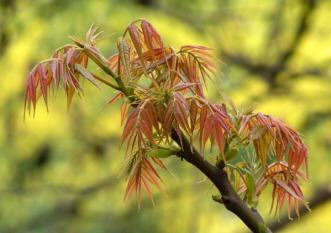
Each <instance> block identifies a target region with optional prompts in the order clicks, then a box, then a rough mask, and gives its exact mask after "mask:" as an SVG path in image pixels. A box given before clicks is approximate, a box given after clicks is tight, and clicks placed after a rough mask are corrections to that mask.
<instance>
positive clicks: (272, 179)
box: [25, 20, 307, 212]
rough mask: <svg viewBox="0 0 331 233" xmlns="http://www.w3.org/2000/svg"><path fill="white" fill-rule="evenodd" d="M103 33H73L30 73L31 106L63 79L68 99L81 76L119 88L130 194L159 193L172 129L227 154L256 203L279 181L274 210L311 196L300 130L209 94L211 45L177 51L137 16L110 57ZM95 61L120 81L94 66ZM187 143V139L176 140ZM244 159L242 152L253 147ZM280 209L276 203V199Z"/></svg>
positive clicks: (241, 187)
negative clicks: (303, 184)
mask: <svg viewBox="0 0 331 233" xmlns="http://www.w3.org/2000/svg"><path fill="white" fill-rule="evenodd" d="M99 35H100V33H99V32H98V31H97V29H96V28H94V27H91V28H90V30H89V31H88V33H87V35H86V41H85V42H80V41H78V40H76V39H73V42H74V44H72V45H66V46H64V47H62V48H61V49H59V50H57V51H56V52H55V55H54V56H53V58H52V59H49V60H46V61H43V62H41V63H39V64H38V65H37V66H36V67H35V68H33V70H32V71H31V72H30V74H29V76H28V79H27V84H26V95H25V103H26V109H28V110H30V108H31V105H32V106H33V109H35V106H36V102H37V99H38V97H39V96H43V98H44V100H45V103H46V105H47V97H48V90H49V89H50V87H56V88H58V87H59V85H60V83H62V84H63V87H64V90H65V92H66V95H67V98H68V103H70V102H71V99H72V95H73V93H74V92H78V93H81V88H80V85H79V76H82V77H84V78H86V79H88V80H89V81H91V82H92V83H93V84H95V85H97V83H98V81H100V82H102V83H104V84H106V85H108V86H110V87H113V88H115V89H116V90H118V93H117V94H116V95H115V96H114V98H113V99H112V100H111V101H110V102H111V103H113V102H115V101H117V100H121V101H122V107H121V115H122V122H124V129H123V134H122V143H125V144H126V148H127V149H126V160H125V161H126V164H127V173H128V177H129V180H128V186H127V190H126V195H125V196H126V197H128V196H130V195H131V194H132V193H134V192H135V193H136V194H137V197H138V199H139V200H141V191H142V189H144V190H145V191H146V192H147V194H148V195H149V196H150V197H152V189H153V187H152V186H154V187H156V188H158V189H160V188H161V185H160V182H161V181H162V180H161V178H160V176H159V175H158V172H157V169H156V166H159V167H161V168H164V169H166V167H165V165H164V164H163V163H162V158H165V157H168V156H170V155H173V154H177V153H178V150H180V148H178V147H174V142H173V140H172V139H171V135H172V132H176V133H177V134H178V135H179V137H180V138H182V137H188V138H189V139H190V141H191V143H192V148H193V146H194V144H195V141H198V144H199V147H200V151H201V153H202V154H205V153H208V152H207V151H208V150H207V149H208V148H209V149H211V151H213V148H216V150H217V154H216V155H215V161H219V160H223V161H224V162H225V163H226V165H227V167H226V169H227V170H228V172H229V174H230V175H229V177H230V179H231V181H232V183H233V186H234V188H235V189H236V190H237V192H238V194H240V195H241V196H242V198H243V199H244V200H246V201H247V203H248V204H250V205H256V204H257V197H258V196H259V195H260V193H261V192H262V190H264V189H265V187H266V186H267V184H269V183H270V184H272V185H273V194H272V197H273V203H274V201H276V202H277V205H276V207H275V212H278V211H279V210H280V209H281V208H282V206H283V204H284V203H287V205H288V210H289V211H290V210H291V208H293V207H294V208H295V209H298V205H299V204H300V203H303V202H304V199H303V194H302V191H301V189H300V187H299V180H300V179H306V175H304V174H303V173H302V172H301V171H300V168H301V166H302V165H307V149H306V147H305V145H304V143H303V142H302V139H301V138H300V136H299V134H298V133H297V132H296V131H295V130H293V129H291V128H290V127H288V126H287V125H285V124H284V123H283V122H281V121H280V120H277V119H275V118H273V117H271V116H268V115H264V114H262V113H253V112H252V111H246V112H241V111H239V110H238V109H237V108H236V107H235V105H234V104H233V103H232V102H231V101H229V100H228V99H227V98H226V99H225V100H226V101H224V103H223V104H215V103H211V102H209V101H208V100H207V99H206V98H205V95H204V88H203V87H204V85H205V84H206V80H207V79H208V78H211V77H212V76H214V75H215V71H216V65H215V63H214V61H215V59H214V58H213V56H212V53H211V50H210V49H209V48H207V47H204V46H192V45H186V46H182V47H181V48H180V49H179V50H178V51H176V50H175V49H173V48H172V47H167V46H165V45H164V43H163V41H162V39H161V36H160V35H159V34H158V32H157V31H156V30H155V29H154V27H153V26H152V25H151V24H150V23H148V22H147V21H146V20H137V21H135V22H132V23H131V24H130V25H129V26H128V28H127V29H126V30H125V32H124V34H123V35H122V36H121V37H120V38H119V39H118V43H117V49H118V52H117V53H116V54H114V55H112V56H110V57H109V58H108V59H106V58H105V57H104V56H103V55H102V53H101V52H100V51H99V50H98V49H97V47H96V42H97V40H98V38H99ZM88 60H93V62H95V63H96V64H97V65H98V66H99V67H100V68H101V69H102V70H104V71H105V73H106V74H108V75H110V76H111V77H112V78H113V80H114V81H115V83H116V84H113V83H112V82H109V81H108V80H107V79H104V78H100V77H98V76H96V75H95V74H93V73H91V72H90V71H88V67H87V65H88ZM177 146H179V147H180V146H181V145H177ZM250 150H254V153H250V154H249V155H248V156H246V158H243V159H238V158H239V155H240V154H242V153H238V151H250ZM272 208H273V204H272Z"/></svg>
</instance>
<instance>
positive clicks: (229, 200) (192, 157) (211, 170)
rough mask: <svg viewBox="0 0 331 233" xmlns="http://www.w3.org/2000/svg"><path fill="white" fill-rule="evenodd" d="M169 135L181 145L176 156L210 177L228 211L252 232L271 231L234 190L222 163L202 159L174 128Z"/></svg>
mask: <svg viewBox="0 0 331 233" xmlns="http://www.w3.org/2000/svg"><path fill="white" fill-rule="evenodd" d="M171 137H172V139H173V140H174V141H175V142H176V143H177V144H178V145H181V148H182V150H181V151H180V152H179V154H178V156H179V157H181V158H183V159H185V160H186V161H187V162H189V163H191V164H192V165H193V166H195V167H196V168H198V169H199V170H200V171H201V172H202V173H203V174H205V175H206V176H207V177H208V178H209V179H210V181H211V182H212V183H213V184H214V185H215V187H216V188H217V189H218V190H219V191H220V193H221V195H222V197H221V200H222V203H223V204H224V206H225V207H226V208H227V209H228V210H229V211H231V212H232V213H234V214H235V215H237V216H238V217H239V218H240V219H241V220H242V221H243V222H244V223H245V224H246V226H247V227H248V228H249V229H250V230H252V232H271V231H270V230H269V229H268V228H267V227H266V225H265V223H264V221H263V219H262V218H261V216H260V215H259V214H258V212H257V211H256V210H254V209H250V208H249V207H248V206H247V205H246V204H245V203H244V201H243V200H242V199H241V198H240V197H239V196H238V195H237V193H236V192H235V191H234V189H233V187H232V185H231V183H230V181H229V180H228V177H227V174H226V172H225V170H224V163H223V164H222V163H221V164H220V166H218V167H216V166H214V165H212V164H210V163H209V162H208V161H207V160H204V158H203V156H202V155H201V154H200V153H199V152H198V151H197V150H196V149H195V148H192V146H191V144H190V142H189V141H188V139H187V138H185V137H184V136H183V135H181V136H179V135H178V134H177V132H176V131H175V130H173V131H172V134H171ZM180 137H181V138H180Z"/></svg>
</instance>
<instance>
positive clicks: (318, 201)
mask: <svg viewBox="0 0 331 233" xmlns="http://www.w3.org/2000/svg"><path fill="white" fill-rule="evenodd" d="M330 200H331V184H328V185H326V186H324V187H321V188H318V189H316V191H315V194H314V195H313V197H312V198H311V199H310V201H309V207H310V209H313V210H314V209H316V208H317V207H319V206H321V205H323V204H325V203H326V202H329V201H330ZM299 212H300V215H301V217H302V216H305V215H306V214H308V213H310V211H309V210H308V209H307V208H306V207H305V206H300V208H299ZM291 215H292V216H295V213H294V211H293V212H292V213H291ZM295 222H296V221H293V220H290V219H289V218H288V216H287V214H286V215H284V216H282V217H281V218H280V220H279V221H274V222H270V223H269V224H268V226H269V228H270V229H271V230H272V231H274V232H276V231H279V230H281V229H283V228H285V227H286V226H288V225H289V224H291V223H295Z"/></svg>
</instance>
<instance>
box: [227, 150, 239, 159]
mask: <svg viewBox="0 0 331 233" xmlns="http://www.w3.org/2000/svg"><path fill="white" fill-rule="evenodd" d="M238 152H239V150H238V148H237V147H234V148H230V149H228V150H227V151H226V152H225V159H226V161H229V160H231V159H233V158H234V157H235V156H236V155H237V154H238Z"/></svg>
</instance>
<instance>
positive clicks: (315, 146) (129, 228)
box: [0, 0, 331, 232]
mask: <svg viewBox="0 0 331 233" xmlns="http://www.w3.org/2000/svg"><path fill="white" fill-rule="evenodd" d="M306 2H310V1H303V0H302V1H301V0H295V1H276V0H275V1H255V0H254V1H226V0H223V1H216V0H208V1H205V0H204V1H202V0H194V1H186V0H184V1H175V0H161V1H156V0H155V1H152V0H149V1H146V0H145V1H143V0H141V1H135V2H131V1H128V0H126V1H115V0H114V1H110V0H109V1H103V0H99V1H79V0H74V1H64V0H60V1H54V0H36V1H33V3H31V1H25V0H21V1H18V0H17V1H14V0H12V1H10V0H8V1H1V3H0V4H1V5H0V7H1V8H0V13H1V15H0V35H1V36H2V37H1V38H8V39H6V40H7V42H6V43H5V44H4V43H3V42H2V41H3V40H0V41H1V46H4V48H1V51H3V52H1V54H0V76H1V79H0V86H1V91H0V111H1V114H0V125H1V128H0V129H1V130H0V153H1V154H0V161H1V163H0V174H1V178H2V179H1V183H0V195H1V199H0V216H1V218H0V232H240V231H243V230H245V229H244V227H243V225H242V224H241V223H240V221H239V220H237V219H236V218H234V217H233V215H232V214H230V213H229V212H227V211H225V210H222V208H220V206H219V205H216V204H215V203H214V202H212V201H211V198H210V197H211V195H212V194H214V193H215V190H212V189H211V188H210V187H211V186H210V184H209V183H208V182H207V181H205V179H204V177H203V176H202V175H200V174H199V172H198V171H196V170H195V169H194V168H192V167H190V166H189V165H187V164H186V163H178V161H176V159H169V161H168V164H167V165H168V167H169V169H170V170H171V171H172V173H173V174H174V176H171V175H169V174H163V176H164V177H167V183H166V185H165V187H164V190H165V192H164V193H160V194H156V197H155V202H156V207H153V206H152V204H151V203H150V202H149V201H148V200H146V202H143V204H142V210H141V211H137V206H136V203H134V202H127V203H125V202H123V197H122V194H123V191H124V190H125V182H124V180H123V179H120V178H121V177H120V176H119V175H118V174H119V172H120V171H121V168H122V162H123V157H124V156H123V153H124V151H123V150H119V148H118V145H119V138H120V132H121V130H120V113H119V112H118V111H117V110H116V109H118V107H116V106H114V107H109V106H107V105H105V104H104V103H106V102H107V101H108V100H109V99H110V98H111V97H112V96H111V94H110V93H109V91H108V89H101V90H100V92H99V93H98V92H95V90H92V88H93V87H89V86H90V85H86V88H85V87H84V89H85V92H84V95H85V97H83V98H81V99H79V98H77V96H76V97H75V101H74V102H73V106H72V109H71V110H70V112H69V113H68V112H66V111H65V110H66V108H65V104H64V103H65V102H64V101H65V100H64V96H62V95H61V94H60V93H59V94H58V96H57V98H56V100H55V101H52V103H51V104H50V107H49V108H50V112H51V114H47V113H46V109H44V108H43V107H42V105H39V106H38V109H37V114H36V117H35V118H34V119H33V118H27V119H26V121H25V122H23V88H22V87H23V81H24V80H25V77H26V74H27V72H28V71H29V70H30V69H31V66H32V65H33V64H34V63H35V62H36V61H37V60H40V59H41V58H46V57H48V55H49V54H51V53H52V52H53V51H54V49H55V48H57V47H58V46H59V45H61V44H63V42H64V41H66V40H67V38H68V36H69V35H82V34H83V33H84V32H85V31H86V30H87V29H88V27H89V26H90V25H91V24H92V23H95V24H96V25H98V26H101V27H102V29H103V30H105V32H106V36H107V37H106V39H105V40H104V42H101V44H100V46H101V49H102V50H103V52H104V53H105V54H112V53H113V51H112V49H114V48H111V47H108V46H111V45H112V44H114V43H116V40H117V38H118V36H120V33H121V31H122V29H123V28H125V26H126V25H127V24H128V23H129V22H131V21H132V20H134V19H136V18H141V17H144V18H147V19H148V20H149V21H151V22H152V23H153V25H154V26H155V27H156V28H158V31H159V32H160V33H161V34H162V35H163V39H164V43H165V44H170V43H169V42H170V41H171V44H173V45H174V46H179V45H181V44H187V43H189V44H205V45H208V46H209V47H212V48H215V53H217V54H220V59H221V60H224V61H225V62H226V64H224V65H222V71H223V72H222V74H220V75H219V76H220V79H219V81H217V82H215V83H212V84H211V85H212V86H214V88H210V89H209V93H208V95H209V98H210V99H213V100H218V99H219V98H220V95H219V90H225V91H227V92H228V93H229V95H230V96H231V97H232V98H233V99H234V101H235V102H236V103H237V104H239V105H247V104H254V103H256V104H257V106H258V110H259V111H264V112H269V113H271V114H272V115H274V116H276V117H279V118H281V119H283V120H284V121H286V122H287V123H289V124H290V125H292V126H294V127H295V128H296V129H298V130H299V131H300V132H302V134H304V135H305V142H306V143H307V146H308V148H309V154H310V157H309V160H310V161H309V163H310V171H309V173H310V178H311V184H309V185H306V186H305V187H304V190H305V191H306V193H308V194H309V193H312V192H313V190H314V188H316V187H317V186H319V185H324V184H327V183H330V182H331V178H330V176H329V175H328V174H329V170H330V168H331V159H330V158H331V157H330V152H331V136H330V129H331V118H330V116H331V91H330V89H331V82H330V70H329V61H330V58H331V50H330V48H331V47H330V46H328V41H329V40H330V37H331V26H330V25H329V23H328V19H329V18H330V17H331V15H330V14H331V13H330V12H329V10H328V9H330V7H331V4H330V2H328V1H316V2H317V4H316V5H315V6H314V9H313V12H312V14H311V15H310V17H309V19H308V20H307V22H308V23H309V24H308V25H309V27H308V28H306V29H305V32H304V35H302V37H301V38H302V39H301V40H298V41H295V44H296V45H297V48H296V49H295V53H294V54H293V56H291V57H290V59H289V61H287V62H286V72H280V73H279V74H278V75H277V78H276V81H275V84H273V87H272V88H270V81H269V80H268V79H266V78H265V77H266V76H267V75H261V74H260V73H259V72H255V73H254V72H250V71H249V69H248V68H247V67H248V66H247V65H246V66H245V65H244V64H242V65H240V62H241V63H244V62H243V61H246V60H248V61H249V63H252V64H250V66H251V67H254V65H256V64H260V63H263V64H267V65H270V64H274V63H276V62H277V60H278V58H279V54H280V53H281V51H285V50H287V48H288V47H290V46H292V45H291V41H292V40H293V38H294V37H295V31H296V28H297V27H298V21H299V20H300V18H301V17H302V12H304V11H305V7H307V3H306ZM8 3H10V4H8ZM150 3H151V5H149V4H150ZM146 4H147V5H146ZM309 7H311V6H310V5H308V8H309ZM278 16H282V17H278ZM3 25H5V26H3ZM3 35H5V36H4V37H3ZM234 55H235V56H234ZM238 55H240V56H239V57H238ZM231 58H232V59H231ZM234 58H235V59H234ZM245 59H246V60H245ZM246 63H247V62H246ZM258 68H259V69H262V68H263V67H262V68H261V67H258ZM266 80H267V81H266ZM83 85H85V84H84V83H83ZM175 177H177V178H175ZM201 190H203V191H201ZM267 196H268V195H265V197H264V198H265V202H264V201H263V200H262V201H261V202H260V204H259V206H258V208H259V210H261V212H262V214H263V216H264V217H265V218H268V216H269V215H268V206H269V205H268V204H269V203H270V200H269V198H268V197H267ZM308 196H309V195H308ZM262 198H263V197H262ZM330 208H331V207H330V205H329V204H327V205H324V206H322V207H321V208H318V209H315V210H313V212H312V213H311V214H310V215H307V216H305V217H304V218H302V219H301V221H300V223H298V224H293V225H292V226H291V227H289V228H288V229H286V232H316V225H317V224H318V226H319V231H321V232H328V231H329V230H330V228H331V226H330V223H329V219H330V217H331V215H330Z"/></svg>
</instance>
